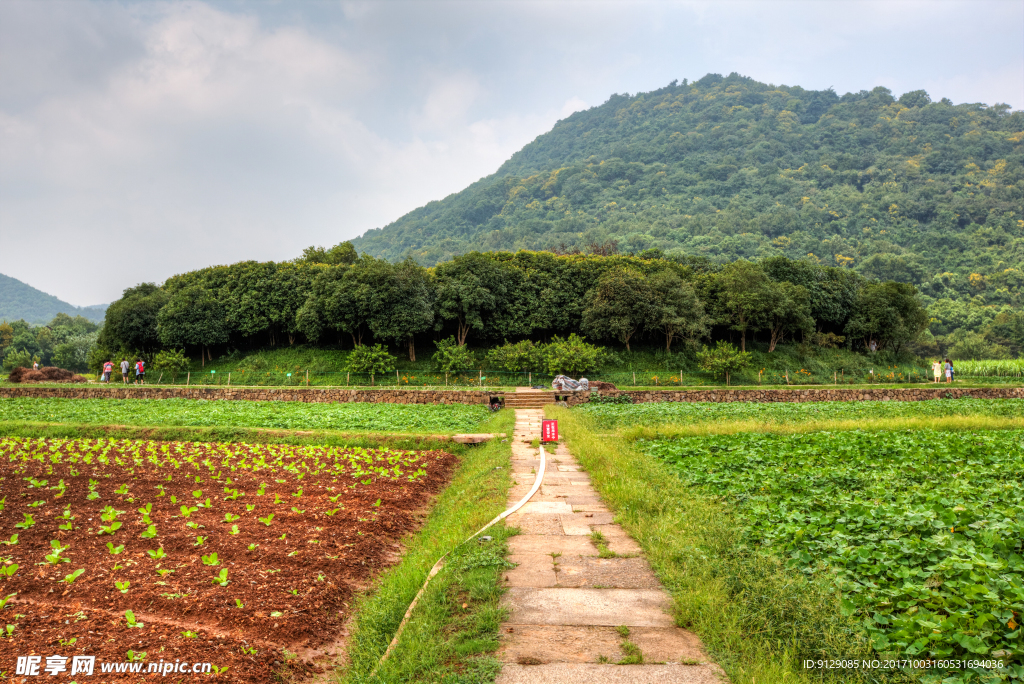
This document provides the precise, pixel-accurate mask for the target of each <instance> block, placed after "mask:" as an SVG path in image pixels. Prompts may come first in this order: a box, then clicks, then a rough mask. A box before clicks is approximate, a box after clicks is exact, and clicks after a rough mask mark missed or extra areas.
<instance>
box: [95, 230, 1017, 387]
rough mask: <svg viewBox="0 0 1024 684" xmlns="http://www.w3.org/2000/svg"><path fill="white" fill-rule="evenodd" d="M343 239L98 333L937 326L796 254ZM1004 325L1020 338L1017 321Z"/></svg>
mask: <svg viewBox="0 0 1024 684" xmlns="http://www.w3.org/2000/svg"><path fill="white" fill-rule="evenodd" d="M344 244H345V243H343V245H344ZM343 245H342V246H338V247H335V248H333V249H331V250H324V249H312V248H311V249H310V250H307V252H306V255H305V256H304V257H302V258H300V259H298V260H296V261H294V262H282V263H274V262H267V263H257V262H242V263H237V264H233V265H230V266H216V267H210V268H205V269H201V270H198V271H193V272H190V273H185V274H182V275H179V276H175V277H173V278H171V279H169V280H168V281H167V282H166V283H165V284H164V285H163V286H161V287H157V286H155V285H152V284H142V285H139V286H137V287H134V288H129V289H128V290H125V293H124V296H123V297H122V298H121V299H120V300H118V301H117V302H115V303H113V304H112V305H111V306H110V308H109V309H108V311H107V320H106V323H105V325H104V327H103V329H102V331H101V333H100V338H99V345H100V347H102V348H103V349H104V350H106V351H107V352H108V353H114V354H116V353H117V352H118V351H119V350H130V351H132V352H143V353H149V354H152V353H154V352H155V351H156V350H157V349H161V348H167V349H174V348H185V349H187V350H188V351H189V353H190V354H192V355H193V356H195V355H197V354H198V356H199V357H200V358H201V359H211V358H212V350H214V349H221V350H223V349H226V348H227V347H232V348H249V349H252V348H261V347H267V346H275V345H284V344H294V343H296V342H298V341H303V342H308V343H312V344H319V345H330V346H337V345H342V346H346V347H356V348H362V347H364V346H366V345H370V344H384V345H390V346H392V348H396V349H399V350H402V351H407V353H408V355H409V358H410V360H415V347H416V345H415V340H416V339H417V338H419V339H420V340H421V344H422V343H427V342H428V341H435V342H436V341H440V340H443V339H445V338H449V337H450V338H451V339H450V341H449V342H447V343H444V344H442V345H441V346H442V347H443V348H444V349H448V348H449V347H452V348H453V351H451V352H445V353H446V354H449V353H450V354H456V356H454V357H453V358H456V359H457V358H458V356H457V354H458V353H459V352H457V351H454V348H456V347H464V346H465V345H466V344H467V343H473V344H474V345H475V346H494V345H496V344H501V343H502V342H512V343H515V342H517V341H523V342H522V344H523V345H526V346H522V345H519V346H511V347H506V348H505V351H503V352H502V354H503V356H501V358H497V357H496V358H495V359H493V361H494V362H495V363H496V364H497V365H498V366H499V367H511V366H510V364H513V365H515V366H516V367H519V366H521V365H522V363H523V362H524V360H527V359H531V358H536V359H538V361H537V362H538V363H541V362H540V361H539V359H540V358H541V357H539V356H536V357H535V356H531V355H532V354H535V353H536V349H539V347H536V348H535V346H534V345H535V343H536V344H538V345H539V344H543V343H545V342H547V341H550V340H553V339H556V338H557V339H558V340H575V339H578V336H585V337H586V338H587V339H588V340H591V341H595V342H596V341H607V342H610V343H612V344H617V345H621V346H623V347H625V348H626V349H629V348H630V345H631V343H634V342H636V341H637V340H640V339H646V340H651V341H654V343H656V344H659V345H663V346H664V348H665V349H666V350H669V349H671V345H672V344H673V342H676V343H684V344H686V343H689V344H691V345H693V346H696V345H697V344H698V343H700V342H707V341H709V340H713V339H719V340H722V339H725V340H729V341H734V342H735V343H736V344H737V345H738V346H739V348H740V350H741V351H745V350H746V346H747V342H748V341H749V340H750V339H751V338H760V339H761V340H762V341H764V342H768V343H769V351H771V350H774V349H775V348H776V346H777V345H778V344H779V343H781V342H784V341H809V340H811V341H813V340H822V339H824V340H828V341H829V342H830V343H831V344H832V345H835V344H840V343H845V344H846V345H848V346H851V347H852V348H854V349H861V350H865V349H869V348H873V349H879V350H886V349H888V350H892V351H894V352H899V351H901V350H904V349H906V348H907V345H910V344H913V343H915V342H916V341H917V340H918V339H919V338H920V336H921V334H922V332H923V331H924V330H925V329H926V327H927V325H928V317H927V314H926V313H925V310H924V307H923V306H922V303H921V301H920V298H919V297H918V295H917V293H916V290H915V288H914V287H913V286H912V285H907V284H903V283H896V282H878V281H869V280H866V279H864V278H863V277H861V276H860V275H858V274H857V273H855V272H853V271H850V270H849V269H843V268H839V267H826V266H822V265H819V264H816V263H813V262H811V261H807V260H804V261H794V260H791V259H788V258H787V257H772V258H770V259H767V260H764V261H761V262H749V261H737V262H734V263H731V264H727V265H725V266H719V265H717V264H715V263H713V262H711V261H709V260H707V259H699V258H683V259H671V258H662V257H651V256H624V255H611V256H597V255H581V254H577V255H556V254H553V253H550V252H527V251H521V252H516V253H509V252H488V253H481V252H471V253H469V254H465V255H461V256H457V257H455V258H454V259H452V260H451V261H447V262H444V263H442V264H439V265H437V266H436V267H434V268H423V267H421V266H419V265H417V264H416V263H415V262H414V261H412V260H411V259H406V260H405V261H402V262H400V263H397V264H394V263H390V262H388V261H385V260H382V259H375V258H374V257H371V256H368V255H365V254H364V255H361V256H358V257H356V258H349V257H351V254H352V253H351V251H349V250H348V249H346V248H345V247H344V246H343ZM337 254H343V255H348V256H346V258H344V259H336V258H332V256H331V255H337ZM323 261H330V263H323ZM1005 328H1006V333H1007V334H1008V335H1010V336H1011V337H1014V339H1016V337H1015V336H1016V335H1017V334H1018V332H1019V331H1017V329H1016V328H1013V325H1011V324H1008V325H1007V326H1005ZM1000 330H1002V329H1000ZM430 346H431V348H433V346H434V345H433V344H431V345H430ZM563 346H564V343H563ZM558 348H559V349H561V348H562V347H558ZM570 348H571V347H570ZM367 353H369V352H367ZM544 358H549V357H547V356H545V357H544ZM543 363H548V362H547V361H544V362H543ZM553 363H555V364H556V365H558V364H564V363H565V362H564V361H555V362H553Z"/></svg>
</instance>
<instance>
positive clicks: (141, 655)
mask: <svg viewBox="0 0 1024 684" xmlns="http://www.w3.org/2000/svg"><path fill="white" fill-rule="evenodd" d="M125 657H126V658H127V660H128V662H129V663H136V662H139V661H140V660H145V659H146V652H145V651H131V650H129V651H128V653H127V654H126V656H125Z"/></svg>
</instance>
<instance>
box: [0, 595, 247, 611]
mask: <svg viewBox="0 0 1024 684" xmlns="http://www.w3.org/2000/svg"><path fill="white" fill-rule="evenodd" d="M17 595H18V592H14V593H13V594H8V595H7V596H5V597H3V598H2V599H0V610H3V609H4V606H6V605H7V602H8V601H10V600H11V599H12V598H14V597H15V596H17ZM239 608H241V606H239Z"/></svg>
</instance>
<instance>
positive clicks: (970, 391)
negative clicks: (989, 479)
mask: <svg viewBox="0 0 1024 684" xmlns="http://www.w3.org/2000/svg"><path fill="white" fill-rule="evenodd" d="M596 394H598V392H596V391H594V392H577V393H575V394H571V395H569V399H568V403H569V405H570V406H574V405H576V404H584V403H587V402H589V401H590V396H591V395H596ZM600 394H601V396H605V397H618V396H622V395H624V394H625V395H628V396H630V397H632V398H633V403H635V404H646V403H651V402H656V401H710V402H728V401H749V402H759V403H763V402H774V401H792V402H803V401H925V400H928V399H943V398H952V399H960V398H965V397H970V398H973V399H1024V387H984V388H963V389H958V388H953V387H936V388H932V387H927V388H925V387H908V388H905V389H903V388H901V389H839V388H835V389H824V388H823V389H800V390H785V389H771V390H727V389H712V390H635V391H631V390H604V391H602V392H600Z"/></svg>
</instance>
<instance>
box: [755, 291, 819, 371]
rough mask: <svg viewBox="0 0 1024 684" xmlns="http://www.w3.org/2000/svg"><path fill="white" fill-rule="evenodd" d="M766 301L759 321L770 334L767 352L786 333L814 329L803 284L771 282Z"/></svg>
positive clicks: (769, 351)
mask: <svg viewBox="0 0 1024 684" xmlns="http://www.w3.org/2000/svg"><path fill="white" fill-rule="evenodd" d="M767 302H768V307H767V308H766V310H765V311H764V312H763V313H762V316H763V320H762V321H761V323H762V325H763V327H764V328H767V329H768V332H769V335H770V340H769V343H768V353H771V352H773V351H775V347H776V345H778V344H779V342H781V341H782V340H783V338H784V337H785V336H786V334H787V333H798V332H803V333H806V332H810V331H812V330H814V319H813V318H811V304H810V295H809V294H808V292H807V288H805V287H804V286H803V285H794V284H793V283H787V282H782V283H772V284H771V286H770V287H769V297H768V299H767Z"/></svg>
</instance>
